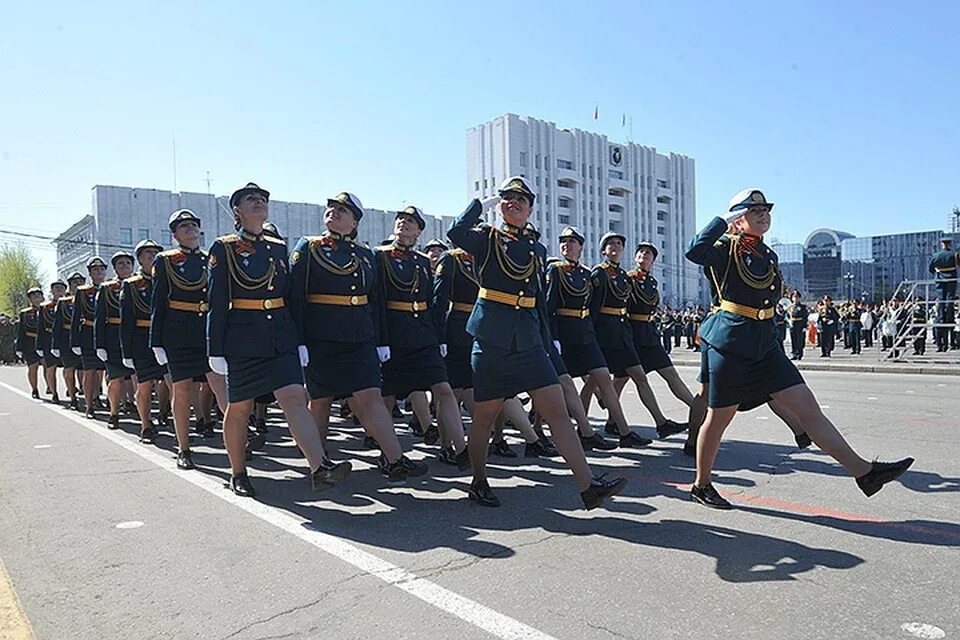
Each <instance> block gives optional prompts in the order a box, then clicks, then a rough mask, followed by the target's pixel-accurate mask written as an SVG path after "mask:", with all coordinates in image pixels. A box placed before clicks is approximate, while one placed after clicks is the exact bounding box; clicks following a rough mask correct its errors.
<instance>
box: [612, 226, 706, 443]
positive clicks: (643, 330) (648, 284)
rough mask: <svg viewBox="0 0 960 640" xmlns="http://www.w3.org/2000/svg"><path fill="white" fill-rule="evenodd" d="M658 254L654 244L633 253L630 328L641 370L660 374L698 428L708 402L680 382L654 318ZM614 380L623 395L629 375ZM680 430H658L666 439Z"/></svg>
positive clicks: (618, 374) (640, 246) (617, 375)
mask: <svg viewBox="0 0 960 640" xmlns="http://www.w3.org/2000/svg"><path fill="white" fill-rule="evenodd" d="M658 253H659V252H658V251H657V247H656V246H654V245H653V244H652V243H650V242H641V243H640V244H638V245H637V248H636V250H635V251H634V259H635V260H636V264H637V268H636V270H633V271H628V272H627V276H628V278H629V282H630V295H629V297H628V299H627V317H628V318H629V319H630V328H631V330H632V331H633V347H634V349H635V350H636V352H637V356H639V358H640V366H641V367H643V370H644V372H646V373H647V374H649V373H651V372H653V371H656V372H657V373H658V374H660V377H661V378H663V379H664V380H665V381H666V383H667V386H668V387H669V389H670V391H671V392H672V393H673V395H674V397H675V398H677V399H678V400H680V401H681V402H682V403H684V404H685V405H687V407H689V408H690V413H689V415H688V419H687V424H688V425H693V427H694V428H696V427H698V426H700V423H701V422H703V416H704V415H705V414H706V412H707V406H706V405H707V403H706V399H705V398H703V397H700V396H697V397H694V395H693V394H692V393H690V389H688V388H687V385H686V384H684V382H683V380H681V379H680V374H679V373H677V369H676V367H674V366H673V361H671V360H670V356H669V355H667V352H666V351H665V350H664V348H663V345H662V344H661V340H660V336H658V335H657V330H656V326H655V325H654V314H656V312H657V308H658V307H659V306H660V290H659V288H658V285H657V279H656V278H655V277H654V276H653V274H652V273H651V270H652V269H653V263H654V262H655V261H656V259H657V255H658ZM614 377H615V378H616V389H617V394H620V393H621V392H622V391H623V388H624V387H625V386H626V384H627V375H626V372H623V371H617V372H615V373H614ZM674 424H676V423H674ZM681 426H682V425H676V427H675V428H674V426H673V425H669V428H667V427H664V428H663V429H660V428H658V429H657V435H659V436H660V437H661V438H665V437H667V436H669V435H672V434H673V433H679V432H680V431H682V429H681V428H680V427H681Z"/></svg>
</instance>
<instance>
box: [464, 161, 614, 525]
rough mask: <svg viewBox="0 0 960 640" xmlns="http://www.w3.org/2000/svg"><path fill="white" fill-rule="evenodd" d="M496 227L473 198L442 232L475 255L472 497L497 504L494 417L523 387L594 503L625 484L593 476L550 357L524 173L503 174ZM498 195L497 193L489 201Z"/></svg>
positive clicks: (470, 324)
mask: <svg viewBox="0 0 960 640" xmlns="http://www.w3.org/2000/svg"><path fill="white" fill-rule="evenodd" d="M498 193H499V196H500V198H502V200H501V201H500V202H499V210H500V213H501V215H502V216H503V224H502V225H501V226H500V227H492V226H490V225H485V224H484V225H480V220H481V215H482V214H483V209H484V207H483V204H481V202H480V201H479V200H473V201H472V202H471V203H470V205H469V206H468V207H467V209H466V211H464V212H463V213H462V214H461V215H460V217H458V218H457V220H456V221H455V222H454V223H453V226H451V227H450V230H449V231H448V232H447V237H448V238H449V239H450V241H451V242H453V244H454V245H456V246H458V247H460V248H461V249H463V250H465V251H467V252H469V253H470V254H472V255H473V256H475V258H476V260H477V263H478V265H479V266H478V268H477V281H478V282H479V284H480V290H479V294H478V298H479V299H478V300H477V304H476V305H475V306H474V308H473V311H472V312H471V314H470V318H469V320H468V321H467V331H468V332H469V333H470V334H471V335H472V336H473V337H474V343H473V351H472V354H471V364H472V367H473V381H474V415H473V425H472V426H471V429H470V439H469V451H470V460H471V462H472V466H473V476H474V477H473V482H472V483H471V485H470V491H469V494H468V495H469V497H470V499H471V500H473V501H475V502H477V503H479V504H482V505H485V506H499V504H500V501H499V500H498V499H497V497H496V496H495V495H494V493H493V491H492V490H491V489H490V485H489V483H488V482H487V477H486V460H487V449H488V445H489V442H490V435H491V432H492V430H493V423H494V421H495V420H496V418H497V415H498V414H499V413H500V410H501V408H502V406H503V401H504V399H505V398H510V397H512V396H514V395H516V394H518V393H520V392H521V391H527V392H528V393H530V395H531V397H532V398H533V401H534V404H535V405H536V407H537V411H538V412H539V413H540V415H541V416H543V418H544V420H546V422H547V424H549V425H550V432H551V434H552V435H553V438H554V440H555V441H556V445H557V449H558V450H559V451H560V453H561V454H562V455H563V457H564V459H565V460H566V461H567V464H569V465H570V468H571V469H572V471H573V474H574V476H575V477H576V480H577V483H578V485H579V488H580V492H581V494H580V495H581V497H582V499H583V503H584V505H585V506H586V507H587V508H588V509H592V508H594V507H597V506H599V505H600V504H601V503H602V502H603V500H604V499H606V498H607V497H609V496H612V495H615V494H617V493H619V492H620V491H622V490H623V487H624V486H625V485H626V480H625V479H624V478H615V479H611V480H607V479H605V478H602V477H601V478H594V477H593V475H592V473H591V472H590V467H589V465H587V461H586V458H585V457H584V455H583V448H582V447H581V446H580V440H579V438H578V437H577V435H576V429H575V428H574V426H573V424H572V423H571V422H570V418H569V416H568V415H567V409H566V403H565V400H564V396H563V391H562V390H561V388H560V385H559V383H558V378H557V372H556V370H555V369H554V367H553V364H552V363H551V361H550V355H549V353H548V351H547V350H548V349H549V348H550V346H551V343H552V341H553V339H552V338H551V336H550V328H549V325H548V318H547V317H546V304H545V303H546V299H545V295H544V293H545V291H544V271H543V270H544V266H545V265H544V263H545V260H546V248H545V247H544V246H543V245H542V244H540V243H539V242H537V240H536V237H535V236H536V230H535V229H533V227H532V225H529V224H528V220H529V218H530V214H531V213H532V211H533V204H534V201H535V200H536V195H535V194H534V192H533V190H532V189H531V188H530V185H529V183H528V182H527V180H526V179H525V178H522V177H514V178H508V179H507V180H506V181H504V182H503V184H501V185H500V189H499V190H498ZM493 201H496V199H493V200H490V201H488V202H493Z"/></svg>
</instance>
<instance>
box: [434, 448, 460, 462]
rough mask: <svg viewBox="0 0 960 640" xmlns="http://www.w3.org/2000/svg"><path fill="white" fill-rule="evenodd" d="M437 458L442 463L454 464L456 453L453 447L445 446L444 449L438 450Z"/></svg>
mask: <svg viewBox="0 0 960 640" xmlns="http://www.w3.org/2000/svg"><path fill="white" fill-rule="evenodd" d="M437 460H439V461H440V462H441V463H443V464H448V465H450V466H455V465H456V464H457V454H456V452H455V451H454V450H453V447H447V448H446V449H441V450H440V453H438V454H437Z"/></svg>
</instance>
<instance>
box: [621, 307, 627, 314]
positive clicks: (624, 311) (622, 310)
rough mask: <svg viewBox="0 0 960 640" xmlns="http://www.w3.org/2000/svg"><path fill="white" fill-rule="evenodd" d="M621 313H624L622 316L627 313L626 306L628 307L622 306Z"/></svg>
mask: <svg viewBox="0 0 960 640" xmlns="http://www.w3.org/2000/svg"><path fill="white" fill-rule="evenodd" d="M620 315H622V316H625V315H627V308H626V307H620Z"/></svg>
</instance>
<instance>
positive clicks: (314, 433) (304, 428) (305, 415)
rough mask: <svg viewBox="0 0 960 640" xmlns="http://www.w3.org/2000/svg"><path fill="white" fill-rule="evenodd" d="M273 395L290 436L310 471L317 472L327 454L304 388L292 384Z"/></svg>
mask: <svg viewBox="0 0 960 640" xmlns="http://www.w3.org/2000/svg"><path fill="white" fill-rule="evenodd" d="M273 395H275V396H276V397H277V403H278V404H279V405H280V408H281V409H283V415H284V417H286V419H287V425H289V427H290V434H291V435H292V436H293V439H294V440H295V441H296V443H297V446H298V447H300V451H302V452H303V455H304V457H306V459H307V462H308V463H309V464H310V471H316V470H317V469H318V468H319V467H320V463H322V462H323V459H324V458H326V457H327V452H326V451H325V450H324V448H323V440H322V439H321V438H320V432H319V430H318V429H317V424H316V423H315V422H314V421H313V416H312V415H310V410H309V409H308V408H307V398H306V395H305V394H304V392H303V387H302V386H301V385H298V384H290V385H287V386H285V387H283V388H282V389H277V390H276V391H274V392H273ZM244 435H246V434H245V433H244Z"/></svg>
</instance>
